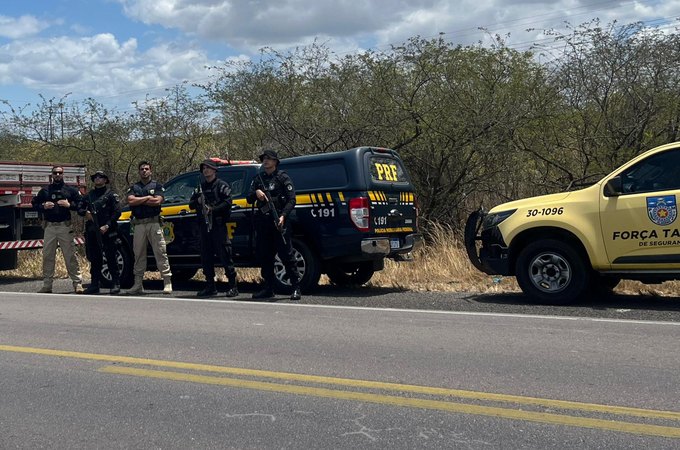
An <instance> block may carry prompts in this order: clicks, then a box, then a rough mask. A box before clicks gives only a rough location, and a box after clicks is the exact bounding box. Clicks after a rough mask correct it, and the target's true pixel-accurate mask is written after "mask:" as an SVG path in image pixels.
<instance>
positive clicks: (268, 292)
mask: <svg viewBox="0 0 680 450" xmlns="http://www.w3.org/2000/svg"><path fill="white" fill-rule="evenodd" d="M272 297H274V291H272V289H271V288H268V287H266V288H264V289H262V290H261V291H257V292H256V293H254V294H253V298H272Z"/></svg>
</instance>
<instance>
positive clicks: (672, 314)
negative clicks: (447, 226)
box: [0, 278, 680, 322]
mask: <svg viewBox="0 0 680 450" xmlns="http://www.w3.org/2000/svg"><path fill="white" fill-rule="evenodd" d="M144 285H145V287H146V290H147V295H146V296H148V297H163V295H162V294H161V291H162V289H163V285H162V283H161V282H160V281H149V280H147V281H145V282H144ZM55 286H56V287H55V291H56V292H62V293H67V292H71V290H72V289H71V285H70V283H69V282H68V280H57V281H56V284H55ZM174 287H175V292H174V293H173V294H172V297H174V298H195V296H196V292H198V291H199V290H201V289H202V287H203V284H202V283H200V282H196V281H190V282H186V283H175V285H174ZM39 288H40V282H39V281H27V280H25V279H8V278H0V291H8V292H36V291H37V290H38V289H39ZM220 288H221V291H222V292H224V291H225V290H226V286H225V285H221V286H220ZM239 288H240V289H241V291H242V292H241V295H240V296H239V297H238V299H239V300H241V301H251V299H250V296H251V295H252V293H253V292H255V291H256V290H257V287H256V286H255V285H253V284H249V283H243V284H241V285H240V286H239ZM103 292H107V291H106V290H103ZM678 294H679V295H680V293H678ZM104 296H106V295H103V297H104ZM216 299H218V300H221V299H224V297H216ZM278 301H279V302H284V303H288V302H289V301H288V300H287V297H286V296H283V295H281V296H278ZM301 303H302V304H318V305H339V306H362V307H374V308H398V309H423V310H438V311H467V312H490V313H508V314H532V315H535V314H538V315H556V316H570V317H592V318H615V319H631V320H661V321H672V322H680V297H655V296H649V295H614V296H610V297H602V298H593V297H588V298H584V299H583V300H582V301H580V302H578V303H576V304H575V305H571V306H547V305H537V304H534V303H532V302H530V301H529V300H528V299H527V298H526V297H525V296H524V295H522V294H487V295H479V294H466V293H447V292H411V291H406V290H399V289H389V288H368V287H359V288H351V289H341V288H337V287H334V286H320V287H319V288H318V289H317V290H316V291H315V292H314V294H313V295H305V296H304V297H303V299H302V302H301Z"/></svg>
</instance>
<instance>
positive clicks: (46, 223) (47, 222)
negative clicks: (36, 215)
mask: <svg viewBox="0 0 680 450" xmlns="http://www.w3.org/2000/svg"><path fill="white" fill-rule="evenodd" d="M57 225H59V226H61V225H63V226H66V227H70V226H71V221H70V220H64V221H61V222H50V221H49V220H46V221H45V226H47V227H54V226H57Z"/></svg>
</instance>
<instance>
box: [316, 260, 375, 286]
mask: <svg viewBox="0 0 680 450" xmlns="http://www.w3.org/2000/svg"><path fill="white" fill-rule="evenodd" d="M374 273H375V269H373V261H363V262H359V263H344V264H335V265H333V267H332V268H329V269H328V271H327V272H326V275H328V278H329V279H330V280H331V283H333V284H334V285H336V286H361V285H362V284H366V283H368V281H369V280H370V279H371V277H373V274H374Z"/></svg>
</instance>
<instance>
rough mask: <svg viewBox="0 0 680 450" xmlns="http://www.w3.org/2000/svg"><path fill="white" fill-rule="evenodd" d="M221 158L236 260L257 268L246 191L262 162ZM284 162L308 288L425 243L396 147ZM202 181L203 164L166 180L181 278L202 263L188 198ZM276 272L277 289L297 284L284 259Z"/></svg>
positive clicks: (356, 274) (171, 252) (126, 268)
mask: <svg viewBox="0 0 680 450" xmlns="http://www.w3.org/2000/svg"><path fill="white" fill-rule="evenodd" d="M218 165H219V167H218V176H219V177H220V178H222V179H223V180H225V181H227V182H228V183H229V184H230V185H231V190H232V197H233V205H232V211H231V219H230V220H229V223H228V224H227V228H228V232H229V236H230V237H231V240H232V249H233V256H234V262H235V263H236V265H237V266H240V267H257V265H258V262H257V258H256V257H255V242H254V240H255V235H254V231H253V230H254V227H253V212H254V211H253V205H252V204H249V203H247V202H246V198H245V197H246V195H247V194H248V189H249V187H250V182H251V180H252V179H253V177H254V176H255V175H256V173H257V171H258V170H259V169H260V164H259V163H255V162H246V163H243V162H237V163H230V162H228V161H221V160H220V161H219V164H218ZM279 169H281V170H285V171H286V172H287V173H288V174H289V175H290V177H291V178H292V179H293V183H294V184H295V191H296V196H297V198H296V201H297V205H296V207H295V210H294V212H293V213H292V214H291V216H290V218H289V220H290V221H291V223H292V224H293V248H294V253H295V258H296V261H297V265H298V270H299V271H300V274H301V276H302V280H301V283H300V284H301V287H302V290H303V291H310V290H311V289H313V288H314V287H315V286H316V285H317V284H318V282H319V277H320V276H321V274H323V273H325V274H327V275H328V277H329V279H330V280H331V282H333V283H335V284H338V285H352V284H354V285H359V284H363V283H366V282H367V281H369V280H370V278H371V277H372V276H373V274H374V273H375V271H377V270H381V269H382V268H383V267H384V259H385V258H393V259H396V260H408V259H410V258H411V252H412V251H413V250H414V249H415V248H417V247H418V246H419V245H420V244H421V242H422V240H421V235H420V234H419V232H418V224H417V204H416V198H415V194H414V192H413V187H412V185H411V183H410V180H409V177H408V174H407V172H406V169H405V167H404V165H403V162H402V161H401V159H400V158H399V155H398V154H397V152H395V151H394V150H390V149H384V148H376V147H358V148H353V149H350V150H345V151H341V152H334V153H323V154H317V155H306V156H298V157H293V158H286V159H282V160H281V163H280V165H279ZM198 182H199V172H198V170H196V171H193V172H188V173H184V174H181V175H178V176H176V177H175V178H173V179H171V180H170V181H168V182H167V183H166V184H165V201H164V202H163V205H162V213H161V216H162V218H163V222H164V223H163V229H164V232H165V238H166V241H167V244H168V246H167V251H168V257H169V259H170V265H171V268H172V274H173V278H174V279H175V280H178V281H179V280H186V279H189V278H191V277H193V276H194V274H195V273H196V271H197V270H198V269H199V268H200V267H201V261H200V254H199V248H200V243H199V231H198V222H197V220H196V212H195V211H194V210H191V209H190V208H189V205H188V203H189V199H190V197H191V195H192V193H193V192H194V189H196V187H197V185H198ZM129 219H130V212H129V210H124V212H123V214H122V215H121V217H120V220H119V224H120V234H121V236H122V237H123V239H122V240H123V245H122V246H121V249H120V254H119V258H118V264H119V266H120V268H121V273H122V274H123V276H122V284H123V285H129V284H131V282H132V250H131V249H132V246H131V236H130V220H129ZM148 264H149V270H155V267H154V266H153V264H155V260H154V258H153V257H151V253H150V254H149V258H148ZM275 271H276V277H277V289H278V290H280V291H282V292H285V291H286V290H288V289H289V287H290V286H289V283H288V280H287V279H285V270H284V268H283V265H282V264H281V262H280V261H278V258H277V263H276V266H275ZM104 275H105V276H106V275H107V274H106V273H105V274H104Z"/></svg>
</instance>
